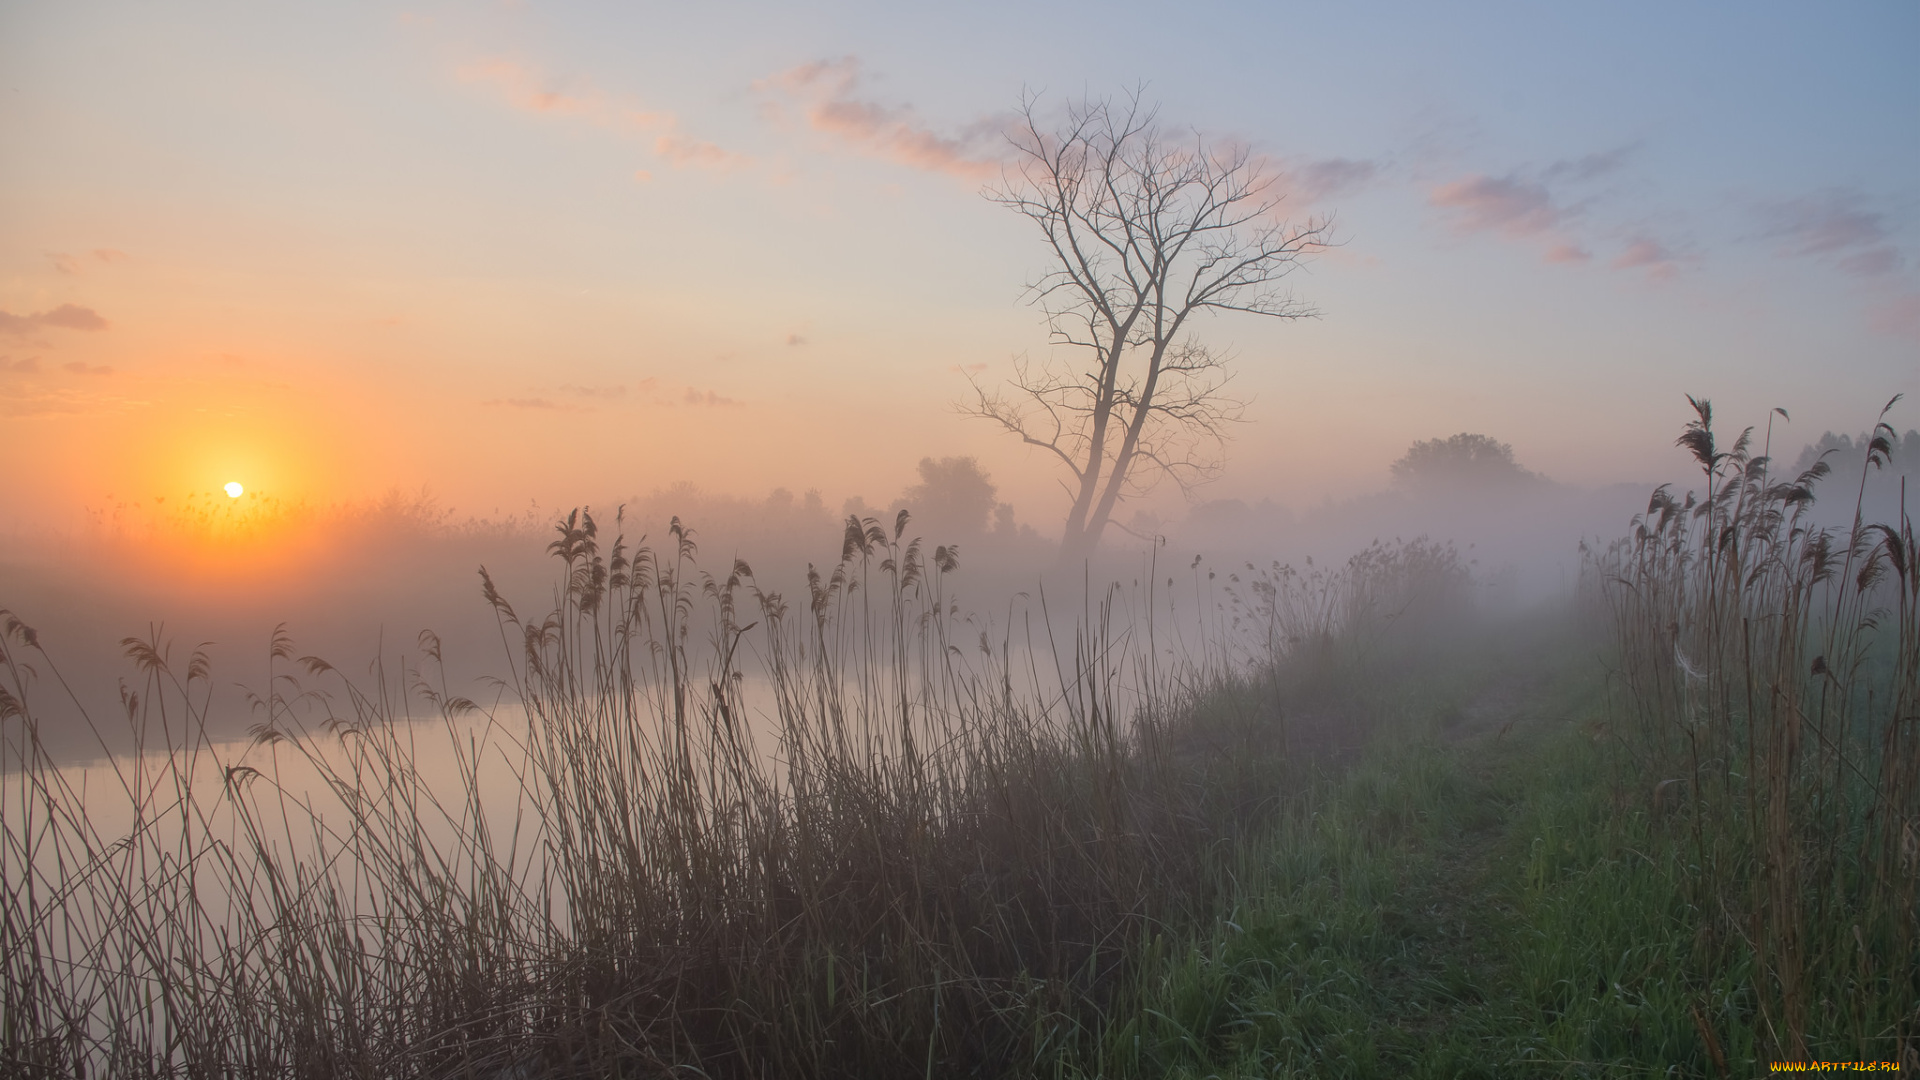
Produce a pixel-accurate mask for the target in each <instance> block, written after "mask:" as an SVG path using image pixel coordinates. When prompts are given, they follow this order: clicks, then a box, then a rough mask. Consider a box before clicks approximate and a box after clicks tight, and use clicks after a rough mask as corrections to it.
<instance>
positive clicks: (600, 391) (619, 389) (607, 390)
mask: <svg viewBox="0 0 1920 1080" xmlns="http://www.w3.org/2000/svg"><path fill="white" fill-rule="evenodd" d="M560 392H561V393H563V394H571V395H573V396H574V397H582V398H599V399H601V400H607V401H617V400H619V399H620V398H624V397H626V396H627V388H626V387H624V386H621V385H620V384H618V383H615V384H614V385H612V386H563V387H561V388H560Z"/></svg>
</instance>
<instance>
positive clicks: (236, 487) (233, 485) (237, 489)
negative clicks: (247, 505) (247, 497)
mask: <svg viewBox="0 0 1920 1080" xmlns="http://www.w3.org/2000/svg"><path fill="white" fill-rule="evenodd" d="M245 490H247V489H246V488H243V487H241V486H240V481H238V480H229V481H227V498H229V499H237V498H239V497H240V493H241V492H243V491H245Z"/></svg>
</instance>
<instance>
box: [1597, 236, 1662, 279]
mask: <svg viewBox="0 0 1920 1080" xmlns="http://www.w3.org/2000/svg"><path fill="white" fill-rule="evenodd" d="M1609 265H1611V266H1612V267H1613V268H1614V269H1615V270H1636V269H1640V268H1645V269H1646V271H1647V272H1648V273H1650V274H1652V275H1654V276H1656V277H1665V276H1667V275H1669V274H1672V273H1673V272H1674V268H1675V264H1674V259H1673V253H1672V252H1670V251H1668V250H1667V249H1666V247H1665V246H1663V245H1662V244H1660V242H1659V241H1657V240H1650V239H1648V238H1646V237H1644V236H1643V237H1640V238H1638V239H1636V240H1634V242H1633V243H1631V244H1628V245H1627V249H1626V250H1625V251H1622V252H1621V253H1620V254H1619V255H1617V256H1615V257H1614V260H1613V262H1612V263H1610V264H1609Z"/></svg>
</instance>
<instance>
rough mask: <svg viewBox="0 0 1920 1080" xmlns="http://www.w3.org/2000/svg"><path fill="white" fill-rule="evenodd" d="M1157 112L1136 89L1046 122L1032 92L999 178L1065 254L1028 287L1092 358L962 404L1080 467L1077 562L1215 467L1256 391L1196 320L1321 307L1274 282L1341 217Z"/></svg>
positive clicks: (1023, 366) (1009, 201) (1003, 190)
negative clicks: (1105, 535)
mask: <svg viewBox="0 0 1920 1080" xmlns="http://www.w3.org/2000/svg"><path fill="white" fill-rule="evenodd" d="M1157 112H1158V110H1157V109H1156V108H1154V107H1152V106H1151V105H1149V104H1148V103H1147V102H1146V101H1145V100H1144V96H1143V94H1142V92H1141V91H1140V90H1138V89H1136V90H1134V91H1132V92H1131V93H1128V94H1123V95H1121V96H1120V97H1119V98H1118V99H1112V98H1108V99H1083V100H1079V101H1069V102H1067V103H1066V106H1065V109H1064V112H1063V114H1062V116H1061V119H1060V120H1059V122H1058V123H1057V124H1049V123H1047V122H1046V121H1045V119H1044V117H1043V115H1042V112H1041V108H1040V100H1039V98H1038V97H1037V96H1034V95H1031V94H1029V95H1026V96H1024V97H1023V98H1022V101H1021V123H1020V125H1019V126H1018V128H1017V130H1016V131H1014V132H1013V133H1012V135H1011V136H1010V141H1011V143H1012V145H1013V148H1014V151H1015V164H1013V165H1012V166H1010V167H1009V169H1008V170H1007V171H1006V172H1004V173H1003V174H1002V177H1001V182H1000V184H999V185H998V186H997V187H993V188H990V189H989V190H988V191H987V192H986V196H987V197H988V198H989V199H992V200H993V201H995V202H997V203H999V204H1000V205H1002V206H1005V207H1006V208H1008V209H1009V210H1013V211H1014V212H1016V213H1018V214H1020V215H1022V216H1023V217H1026V218H1027V219H1028V220H1030V221H1032V222H1033V223H1034V225H1035V227H1036V228H1038V230H1039V232H1040V236H1041V239H1042V240H1043V241H1044V242H1045V243H1046V245H1047V249H1048V252H1049V254H1050V258H1051V262H1052V267H1051V269H1049V270H1048V271H1047V272H1046V273H1044V274H1042V275H1041V276H1040V277H1039V278H1037V279H1035V280H1034V281H1032V282H1030V283H1029V284H1028V287H1027V299H1028V301H1029V302H1030V303H1032V304H1033V305H1034V306H1036V307H1038V308H1039V309H1040V310H1041V312H1042V314H1043V315H1044V316H1045V318H1046V321H1047V329H1048V334H1049V337H1050V338H1051V339H1052V341H1053V343H1054V345H1055V346H1056V347H1060V348H1063V349H1064V350H1066V351H1067V352H1068V353H1070V354H1072V355H1075V356H1078V357H1079V358H1080V360H1079V362H1078V363H1067V362H1056V361H1055V360H1054V359H1053V358H1049V359H1048V361H1046V362H1044V363H1041V364H1038V365H1035V364H1029V363H1027V362H1026V361H1025V360H1021V361H1018V362H1016V364H1015V373H1014V376H1013V378H1012V379H1011V380H1009V384H1008V385H1009V386H1010V388H1011V389H1012V390H1013V391H1015V393H1014V395H1013V398H1012V399H1011V400H1010V399H1008V398H1007V397H1004V396H1001V395H1000V394H998V393H995V392H989V391H988V390H986V389H985V388H983V387H982V386H980V385H979V384H978V383H977V382H976V383H975V384H974V387H973V389H974V398H975V400H974V401H973V402H972V403H970V404H968V405H967V406H964V407H963V408H962V411H963V412H965V413H967V414H968V415H972V416H978V417H981V418H983V419H987V420H991V421H993V422H994V423H996V424H998V425H999V426H1000V427H1001V428H1002V429H1003V430H1005V431H1007V432H1008V433H1009V434H1012V435H1015V436H1016V437H1018V438H1019V439H1020V440H1021V441H1022V442H1024V443H1025V444H1027V445H1029V446H1035V447H1039V448H1041V449H1043V450H1045V451H1047V452H1048V453H1049V454H1051V455H1052V456H1054V457H1056V458H1058V459H1059V460H1060V461H1061V463H1062V464H1064V465H1065V466H1066V467H1067V471H1068V473H1069V475H1071V476H1072V478H1073V482H1072V483H1071V484H1068V485H1067V488H1068V491H1069V492H1070V494H1072V496H1073V505H1072V508H1071V510H1070V511H1069V513H1068V517H1067V523H1066V530H1065V536H1064V537H1063V546H1062V554H1063V557H1065V558H1069V559H1077V558H1080V557H1082V556H1084V555H1086V554H1088V553H1089V552H1091V551H1092V549H1093V546H1094V545H1095V544H1096V543H1098V541H1099V537H1100V533H1101V531H1102V530H1103V529H1104V528H1105V527H1106V525H1107V524H1109V522H1110V521H1111V518H1112V514H1113V511H1114V508H1115V506H1116V505H1117V504H1118V503H1119V502H1120V501H1122V500H1125V499H1128V498H1134V497H1138V496H1139V495H1140V494H1143V493H1144V492H1145V491H1147V490H1149V489H1151V488H1152V487H1153V486H1154V484H1156V483H1158V482H1159V481H1161V480H1165V479H1171V480H1173V482H1174V483H1175V484H1177V485H1178V486H1179V487H1180V488H1181V490H1182V491H1188V490H1190V489H1191V488H1192V487H1193V486H1195V485H1197V484H1200V483H1204V482H1206V481H1207V480H1208V479H1211V478H1212V477H1213V476H1215V475H1217V474H1218V472H1219V469H1220V463H1221V461H1222V457H1221V453H1220V451H1221V449H1222V447H1223V444H1224V441H1225V438H1226V430H1227V428H1228V427H1229V426H1230V425H1231V424H1233V423H1235V422H1237V421H1238V420H1239V419H1240V418H1241V416H1242V415H1243V413H1244V403H1243V402H1240V401H1238V400H1237V399H1235V398H1233V397H1231V396H1229V395H1227V394H1226V393H1225V392H1224V387H1225V385H1226V383H1227V381H1228V375H1229V374H1230V373H1229V372H1228V371H1227V370H1226V363H1225V361H1224V360H1223V358H1222V357H1221V355H1220V354H1218V353H1216V352H1214V351H1212V350H1210V349H1209V348H1207V347H1206V346H1205V345H1204V344H1202V343H1200V342H1199V341H1197V340H1195V339H1194V338H1193V337H1192V336H1191V333H1190V330H1189V327H1190V324H1191V323H1192V320H1193V318H1194V317H1195V316H1196V315H1200V314H1208V313H1220V312H1240V313H1245V314H1251V315H1264V316H1268V317H1270V318H1283V319H1297V318H1304V317H1308V316H1311V315H1313V314H1314V311H1313V309H1311V308H1310V307H1307V306H1306V305H1303V304H1301V303H1299V302H1298V301H1297V300H1295V299H1294V298H1293V295H1292V294H1291V292H1289V291H1286V290H1284V289H1283V288H1281V287H1280V284H1279V283H1280V281H1281V280H1282V279H1283V278H1285V277H1286V276H1287V275H1288V274H1290V273H1291V272H1292V271H1293V270H1294V269H1295V268H1296V267H1298V266H1299V264H1300V263H1301V261H1302V260H1304V259H1306V258H1308V257H1311V256H1312V255H1314V254H1316V253H1317V252H1319V251H1320V250H1321V249H1322V248H1323V247H1324V246H1325V245H1326V243H1327V234H1328V227H1329V223H1328V221H1327V220H1326V219H1324V218H1313V219H1309V220H1308V221H1306V222H1305V223H1304V224H1288V223H1286V222H1285V221H1283V220H1281V219H1280V218H1279V217H1278V211H1279V208H1280V205H1281V203H1282V201H1283V200H1284V197H1285V196H1284V193H1282V192H1280V191H1279V190H1278V188H1277V179H1276V178H1275V177H1274V176H1272V175H1270V174H1268V173H1266V172H1264V171H1263V170H1262V169H1261V166H1260V159H1258V158H1256V157H1255V156H1254V154H1253V152H1252V150H1251V149H1250V148H1248V147H1245V146H1239V145H1233V144H1222V143H1209V142H1208V140H1207V139H1206V138H1205V137H1203V136H1202V135H1200V134H1199V133H1198V132H1186V133H1168V132H1164V131H1163V130H1162V129H1161V128H1160V126H1159V123H1158V117H1157Z"/></svg>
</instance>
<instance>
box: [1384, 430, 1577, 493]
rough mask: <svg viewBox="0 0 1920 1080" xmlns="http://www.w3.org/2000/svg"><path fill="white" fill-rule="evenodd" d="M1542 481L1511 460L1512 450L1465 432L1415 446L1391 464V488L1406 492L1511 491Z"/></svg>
mask: <svg viewBox="0 0 1920 1080" xmlns="http://www.w3.org/2000/svg"><path fill="white" fill-rule="evenodd" d="M1543 479H1544V478H1543V477H1541V476H1540V475H1539V474H1538V473H1533V472H1529V471H1528V470H1526V469H1524V468H1522V467H1521V466H1520V463H1519V462H1517V461H1515V460H1514V459H1513V447H1511V446H1509V445H1507V444H1506V443H1503V442H1500V441H1499V440H1497V439H1493V438H1490V437H1488V436H1486V435H1474V434H1469V433H1467V432H1464V431H1463V432H1461V433H1460V434H1458V435H1451V436H1448V437H1447V438H1444V439H1427V440H1424V441H1422V442H1417V443H1414V444H1413V445H1412V446H1410V447H1408V448H1407V452H1406V453H1405V454H1403V455H1401V457H1400V460H1399V461H1396V462H1394V463H1393V483H1394V486H1396V487H1398V488H1400V489H1402V490H1405V491H1415V492H1425V491H1448V492H1460V491H1475V490H1478V491H1499V490H1511V489H1513V488H1519V487H1526V486H1530V485H1533V484H1538V483H1541V482H1542V481H1543Z"/></svg>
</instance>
